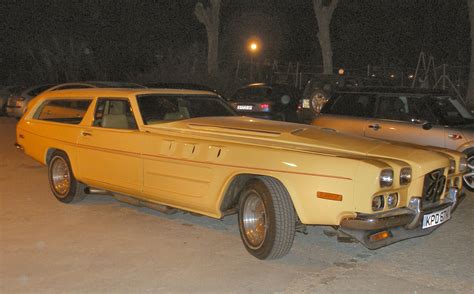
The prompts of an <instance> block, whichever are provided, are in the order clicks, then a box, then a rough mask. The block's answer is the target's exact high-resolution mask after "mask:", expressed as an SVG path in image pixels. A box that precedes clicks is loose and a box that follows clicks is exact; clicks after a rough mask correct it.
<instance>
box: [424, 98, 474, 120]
mask: <svg viewBox="0 0 474 294" xmlns="http://www.w3.org/2000/svg"><path fill="white" fill-rule="evenodd" d="M428 104H429V105H430V106H431V109H432V111H433V113H434V114H435V115H436V117H438V118H439V119H440V123H441V124H444V125H448V126H456V125H467V124H473V123H474V117H473V116H472V114H471V113H470V112H469V111H468V110H467V109H466V108H465V107H464V106H463V105H462V104H461V103H460V101H458V100H457V99H456V98H453V97H451V96H429V97H428Z"/></svg>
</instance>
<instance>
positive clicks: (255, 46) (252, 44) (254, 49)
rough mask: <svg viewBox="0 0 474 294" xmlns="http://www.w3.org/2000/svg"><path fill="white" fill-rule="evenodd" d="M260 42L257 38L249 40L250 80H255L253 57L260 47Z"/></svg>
mask: <svg viewBox="0 0 474 294" xmlns="http://www.w3.org/2000/svg"><path fill="white" fill-rule="evenodd" d="M259 47H260V46H259V43H258V42H257V41H256V40H254V39H253V40H249V43H248V49H249V51H250V80H252V81H253V57H254V55H256V54H257V52H258V50H259V49H260V48H259Z"/></svg>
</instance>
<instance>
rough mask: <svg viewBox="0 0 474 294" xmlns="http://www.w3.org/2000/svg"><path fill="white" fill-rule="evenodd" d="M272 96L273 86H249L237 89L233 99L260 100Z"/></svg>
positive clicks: (268, 98)
mask: <svg viewBox="0 0 474 294" xmlns="http://www.w3.org/2000/svg"><path fill="white" fill-rule="evenodd" d="M271 98H272V88H269V87H249V88H243V89H239V90H237V92H235V94H234V95H232V98H231V99H230V100H231V101H242V102H243V101H245V102H260V101H267V100H270V99H271Z"/></svg>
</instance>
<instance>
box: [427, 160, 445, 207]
mask: <svg viewBox="0 0 474 294" xmlns="http://www.w3.org/2000/svg"><path fill="white" fill-rule="evenodd" d="M445 186H446V177H445V176H444V169H443V168H440V169H436V170H434V171H432V172H429V173H427V174H426V175H425V182H424V183H423V203H434V202H437V201H439V200H440V198H441V196H442V195H443V192H444V191H445Z"/></svg>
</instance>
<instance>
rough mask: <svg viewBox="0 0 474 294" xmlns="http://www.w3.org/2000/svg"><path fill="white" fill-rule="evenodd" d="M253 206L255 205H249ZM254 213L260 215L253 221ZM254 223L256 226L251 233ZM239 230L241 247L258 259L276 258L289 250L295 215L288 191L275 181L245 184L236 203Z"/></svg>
mask: <svg viewBox="0 0 474 294" xmlns="http://www.w3.org/2000/svg"><path fill="white" fill-rule="evenodd" d="M254 203H258V204H256V206H252V205H253V204H254ZM262 206H263V207H262ZM252 208H253V214H252ZM257 210H259V212H257ZM249 211H250V217H249ZM258 213H262V214H263V216H260V217H259V218H258V219H256V217H255V216H256V214H258ZM255 222H259V224H258V225H255V230H252V229H251V228H252V224H253V223H255ZM262 223H263V224H262ZM239 229H240V237H241V238H242V242H243V243H244V246H245V248H246V249H247V251H248V252H249V253H250V254H252V255H253V256H255V257H256V258H258V259H277V258H281V257H283V256H285V255H286V254H287V253H288V252H289V251H290V249H291V246H292V245H293V240H294V238H295V230H296V213H295V209H294V207H293V203H292V201H291V198H290V195H289V194H288V191H287V190H286V189H285V187H284V186H283V185H282V184H281V183H280V182H279V181H277V180H276V179H272V178H269V177H258V178H254V179H251V180H249V181H248V182H247V183H246V185H245V188H244V190H243V191H242V193H241V197H240V201H239ZM259 229H260V230H259ZM257 231H259V232H257ZM254 232H255V233H254ZM255 236H258V237H255Z"/></svg>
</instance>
